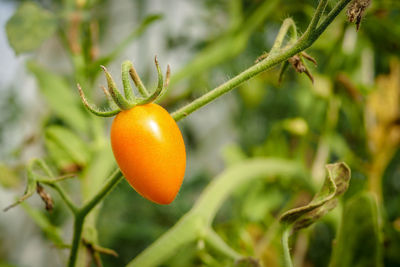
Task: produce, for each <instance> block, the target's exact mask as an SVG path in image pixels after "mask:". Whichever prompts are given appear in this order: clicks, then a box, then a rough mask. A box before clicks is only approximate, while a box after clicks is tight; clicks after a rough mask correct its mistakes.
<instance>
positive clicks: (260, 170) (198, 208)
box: [127, 158, 310, 267]
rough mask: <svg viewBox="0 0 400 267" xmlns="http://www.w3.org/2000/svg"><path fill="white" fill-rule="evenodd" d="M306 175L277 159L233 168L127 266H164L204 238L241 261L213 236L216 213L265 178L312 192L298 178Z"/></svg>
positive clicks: (219, 239)
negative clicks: (235, 194) (246, 187)
mask: <svg viewBox="0 0 400 267" xmlns="http://www.w3.org/2000/svg"><path fill="white" fill-rule="evenodd" d="M303 173H304V169H303V168H302V166H301V165H299V164H298V163H296V162H294V161H290V160H284V159H273V158H269V159H268V158H258V159H249V160H245V161H243V162H241V163H238V164H235V165H233V166H232V167H229V168H228V169H226V170H224V171H223V172H222V173H221V174H220V175H218V176H217V177H216V178H215V179H213V181H212V182H211V183H210V184H209V185H207V188H206V189H205V190H203V192H202V193H201V195H200V197H199V198H198V200H197V201H196V204H195V205H194V206H193V208H192V209H191V210H190V211H189V212H188V213H186V214H185V215H184V216H183V217H182V218H181V219H179V221H178V222H177V223H176V224H175V225H174V226H173V227H171V228H170V229H169V230H168V231H167V232H165V233H164V234H163V235H162V236H161V237H160V238H159V239H157V240H156V241H155V242H153V243H152V244H151V245H150V246H149V247H148V248H146V249H145V250H143V251H142V252H141V253H140V254H139V255H138V256H136V258H134V259H133V260H132V261H131V262H129V264H128V265H127V266H128V267H135V266H138V267H142V266H146V267H152V266H160V264H162V263H163V262H164V261H165V260H166V259H168V258H169V257H170V256H172V255H173V254H174V253H176V251H177V250H178V249H179V248H180V247H183V246H184V245H186V244H188V243H190V242H194V241H195V240H199V239H203V238H204V239H205V241H207V242H208V243H209V244H210V245H211V246H212V247H214V248H215V249H218V250H219V251H221V252H223V253H224V254H227V255H229V256H230V257H232V258H234V259H237V258H238V257H240V255H239V254H238V253H236V252H235V251H234V250H233V249H231V248H229V246H228V245H227V244H226V243H225V242H224V241H223V240H222V239H221V238H220V237H219V236H217V235H216V233H215V232H213V233H212V234H211V233H210V232H209V229H211V223H212V221H213V219H214V217H215V215H216V212H217V211H218V209H219V208H220V207H221V205H222V204H223V202H224V201H225V200H226V199H227V198H228V196H229V195H230V194H232V192H234V190H235V189H236V188H238V187H240V186H241V185H243V184H244V183H250V182H251V181H253V180H255V179H262V178H264V179H266V180H267V181H270V182H272V181H274V180H275V179H276V177H277V176H279V177H280V179H281V180H283V179H287V182H288V183H287V184H293V183H295V181H296V180H297V179H298V180H297V181H298V182H299V183H300V184H301V185H303V186H304V187H305V188H308V189H309V188H310V185H309V184H308V180H306V179H302V178H299V177H298V176H297V175H301V174H303ZM303 176H305V175H302V177H303ZM210 234H211V235H210ZM155 255H156V256H155Z"/></svg>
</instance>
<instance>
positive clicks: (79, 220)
mask: <svg viewBox="0 0 400 267" xmlns="http://www.w3.org/2000/svg"><path fill="white" fill-rule="evenodd" d="M84 221H85V216H82V215H81V214H80V213H77V214H76V215H75V221H74V237H73V239H72V246H71V252H70V256H69V259H68V267H74V266H75V262H76V258H77V256H78V249H79V244H80V243H81V235H82V228H83V223H84Z"/></svg>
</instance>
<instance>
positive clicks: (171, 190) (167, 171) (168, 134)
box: [111, 103, 186, 204]
mask: <svg viewBox="0 0 400 267" xmlns="http://www.w3.org/2000/svg"><path fill="white" fill-rule="evenodd" d="M111 146H112V150H113V153H114V156H115V159H116V161H117V163H118V166H119V167H120V169H121V171H122V173H123V174H124V176H125V178H126V179H127V181H128V182H129V184H130V185H131V186H132V187H133V188H134V189H135V190H136V191H137V192H138V193H139V194H140V195H142V196H143V197H145V198H147V199H148V200H151V201H153V202H155V203H158V204H169V203H171V202H172V201H173V200H174V199H175V197H176V195H177V194H178V191H179V189H180V187H181V184H182V181H183V177H184V174H185V168H186V151H185V144H184V141H183V138H182V134H181V131H180V130H179V128H178V125H177V124H176V122H175V120H174V119H173V118H172V117H171V115H169V113H168V112H167V111H166V110H165V109H164V108H162V107H161V106H159V105H157V104H153V103H150V104H146V105H140V106H135V107H133V108H131V109H129V110H123V111H121V112H120V113H118V115H117V116H116V117H115V118H114V121H113V123H112V126H111Z"/></svg>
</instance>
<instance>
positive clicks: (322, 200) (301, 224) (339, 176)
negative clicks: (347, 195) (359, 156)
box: [279, 163, 351, 231]
mask: <svg viewBox="0 0 400 267" xmlns="http://www.w3.org/2000/svg"><path fill="white" fill-rule="evenodd" d="M326 169H327V171H328V175H327V177H326V178H325V182H324V184H323V186H322V188H321V190H320V191H319V192H318V193H317V194H316V195H315V197H314V198H313V200H312V201H311V202H310V203H309V204H308V205H306V206H302V207H299V208H295V209H291V210H289V211H287V212H285V213H284V214H283V215H282V216H281V217H280V219H279V220H280V222H281V223H283V224H286V225H288V226H292V227H293V229H294V230H295V231H296V230H299V229H301V228H305V227H307V226H309V225H311V224H313V223H314V222H315V221H317V220H318V219H319V218H321V217H322V216H324V215H325V214H326V213H327V212H329V211H330V210H332V209H333V208H335V207H336V204H337V198H338V197H339V196H340V195H342V194H343V193H344V192H346V190H347V188H348V186H349V181H350V176H351V173H350V168H349V167H348V166H347V165H346V164H345V163H335V164H328V165H326Z"/></svg>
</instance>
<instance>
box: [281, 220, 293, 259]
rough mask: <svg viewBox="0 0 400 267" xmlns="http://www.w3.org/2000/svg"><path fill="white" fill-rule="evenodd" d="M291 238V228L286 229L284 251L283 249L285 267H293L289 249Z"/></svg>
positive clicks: (283, 234)
mask: <svg viewBox="0 0 400 267" xmlns="http://www.w3.org/2000/svg"><path fill="white" fill-rule="evenodd" d="M289 236H290V227H286V229H284V231H283V233H282V239H281V242H282V249H283V266H285V267H293V264H292V258H291V257H290V249H289Z"/></svg>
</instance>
